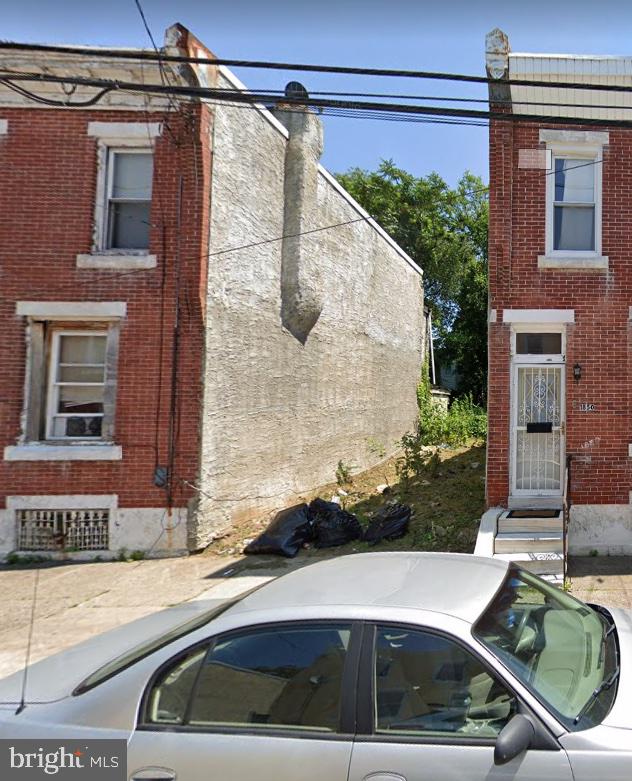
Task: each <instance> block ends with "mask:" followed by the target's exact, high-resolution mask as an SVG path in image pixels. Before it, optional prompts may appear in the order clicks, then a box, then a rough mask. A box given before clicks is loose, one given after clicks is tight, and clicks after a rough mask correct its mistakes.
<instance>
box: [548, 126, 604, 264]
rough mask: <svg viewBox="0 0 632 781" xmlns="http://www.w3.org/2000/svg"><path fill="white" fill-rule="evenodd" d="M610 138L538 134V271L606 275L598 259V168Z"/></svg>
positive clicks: (574, 133)
mask: <svg viewBox="0 0 632 781" xmlns="http://www.w3.org/2000/svg"><path fill="white" fill-rule="evenodd" d="M608 138H609V136H608V133H603V132H600V131H575V130H557V129H551V128H541V129H540V141H541V142H544V143H546V146H547V151H548V152H549V155H550V161H551V162H550V164H549V165H550V167H549V168H548V169H547V170H546V172H545V173H546V176H545V179H546V233H545V235H546V242H545V244H546V246H545V254H544V255H540V256H539V257H538V266H539V268H551V269H576V270H583V269H586V270H599V271H601V270H604V271H605V270H607V268H608V258H607V257H604V256H603V255H602V247H601V222H602V220H601V215H602V168H603V158H604V146H605V145H606V144H608Z"/></svg>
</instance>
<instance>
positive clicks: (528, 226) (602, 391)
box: [487, 121, 632, 506]
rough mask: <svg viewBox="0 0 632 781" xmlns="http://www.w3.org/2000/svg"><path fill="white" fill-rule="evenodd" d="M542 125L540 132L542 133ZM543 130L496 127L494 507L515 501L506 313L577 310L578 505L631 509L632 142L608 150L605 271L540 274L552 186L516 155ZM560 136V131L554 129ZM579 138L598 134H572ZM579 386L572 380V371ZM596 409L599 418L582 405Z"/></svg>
mask: <svg viewBox="0 0 632 781" xmlns="http://www.w3.org/2000/svg"><path fill="white" fill-rule="evenodd" d="M544 126H545V125H542V127H544ZM540 127H541V125H538V124H521V123H520V124H514V123H512V122H502V121H494V122H492V123H491V127H490V226H489V248H490V249H489V272H490V283H489V284H490V306H491V308H492V309H495V310H496V313H497V322H496V323H492V324H490V333H489V346H490V357H489V367H490V375H489V376H490V383H489V445H488V468H487V470H488V471H487V476H488V479H487V503H488V506H495V505H505V506H506V503H507V496H508V492H509V471H508V458H509V444H510V443H509V431H510V382H509V370H510V331H509V328H510V326H508V325H503V323H502V319H503V310H504V309H540V308H542V309H574V310H575V324H574V325H570V326H568V327H567V349H566V430H567V443H566V447H567V452H568V453H570V454H572V455H573V481H572V498H573V501H574V502H575V503H576V504H618V503H626V504H627V503H628V502H629V492H630V490H631V489H632V482H631V471H630V470H631V467H630V459H629V457H628V444H629V443H630V442H632V431H630V424H629V420H630V411H631V410H630V390H629V382H630V376H631V372H630V369H631V367H630V360H631V358H630V355H631V351H630V347H631V345H630V338H631V334H630V321H629V307H630V305H632V264H631V263H630V252H631V250H630V247H632V222H631V221H630V219H629V214H630V204H631V203H632V162H631V161H632V135H631V134H630V132H629V131H627V130H624V129H617V128H599V130H608V131H609V133H610V143H609V146H606V147H604V150H603V166H602V167H603V232H602V236H603V239H602V252H603V255H606V256H608V257H609V270H608V271H607V272H594V271H591V272H578V271H559V270H540V269H538V261H537V258H538V255H543V254H544V252H545V246H544V245H545V185H546V176H544V175H543V173H544V172H543V171H541V170H529V169H519V168H518V151H519V150H520V149H528V148H539V147H540V146H541V147H542V148H544V145H540V144H539V141H538V138H539V128H540ZM555 127H556V128H558V129H562V128H563V126H560V125H556V126H555ZM572 129H573V130H581V129H584V130H591V129H592V130H594V127H592V128H591V127H585V128H582V127H578V126H576V125H575V126H573V127H572ZM575 363H579V364H581V366H582V379H581V381H580V382H577V383H576V382H575V381H574V379H573V365H574V364H575ZM583 402H587V403H594V404H595V405H596V411H595V412H582V411H580V409H579V405H580V404H581V403H583Z"/></svg>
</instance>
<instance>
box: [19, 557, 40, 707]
mask: <svg viewBox="0 0 632 781" xmlns="http://www.w3.org/2000/svg"><path fill="white" fill-rule="evenodd" d="M39 576H40V568H39V567H38V568H37V569H36V570H35V581H34V583H33V601H32V604H31V622H30V624H29V635H28V640H27V643H26V655H25V657H24V672H23V673H22V692H21V695H20V704H19V705H18V707H17V710H16V711H15V715H16V716H18V715H19V714H20V713H22V711H23V710H24V708H25V707H26V681H27V678H28V670H29V663H30V661H31V646H32V644H33V627H34V626H35V607H36V604H37V588H38V586H39Z"/></svg>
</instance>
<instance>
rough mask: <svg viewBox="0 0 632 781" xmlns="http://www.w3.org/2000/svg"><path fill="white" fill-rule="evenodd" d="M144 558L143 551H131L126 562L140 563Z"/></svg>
mask: <svg viewBox="0 0 632 781" xmlns="http://www.w3.org/2000/svg"><path fill="white" fill-rule="evenodd" d="M144 558H145V551H144V550H133V551H132V552H131V553H130V554H129V557H128V561H142V560H143V559H144Z"/></svg>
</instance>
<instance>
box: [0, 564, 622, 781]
mask: <svg viewBox="0 0 632 781" xmlns="http://www.w3.org/2000/svg"><path fill="white" fill-rule="evenodd" d="M26 682H27V686H26V690H25V691H24V689H23V686H24V678H23V676H22V675H15V676H12V677H11V678H7V679H5V680H4V681H0V700H1V701H2V703H3V704H0V736H1V737H5V738H11V739H13V740H18V739H27V738H36V739H41V738H43V737H46V738H50V739H58V740H59V741H60V742H62V741H67V740H68V739H70V738H72V739H74V740H79V739H85V740H86V741H89V740H91V739H96V738H112V739H116V738H118V739H124V740H125V741H126V742H127V776H126V777H128V778H130V779H136V780H137V781H141V780H142V779H153V780H154V781H174V780H175V779H178V780H179V781H210V780H211V779H218V781H219V780H221V781H252V780H253V779H258V781H268V780H269V781H290V780H291V781H297V780H299V779H300V780H302V781H365V780H366V781H402V780H404V781H428V780H429V779H432V781H444V779H468V780H469V781H483V779H488V780H489V779H515V780H516V781H527V779H533V780H534V781H535V779H537V781H542V779H546V780H547V781H557V780H558V779H560V780H564V781H594V779H596V778H599V779H604V781H605V780H606V779H621V780H623V779H625V781H629V779H630V778H631V777H632V616H631V615H630V614H629V613H628V612H626V611H623V610H614V609H612V610H606V609H604V608H602V607H599V606H596V605H592V606H588V605H584V604H582V603H581V602H578V601H577V600H576V599H574V598H573V597H571V596H570V595H568V594H566V593H564V591H561V590H559V589H557V588H555V587H553V586H551V585H549V584H548V583H546V582H544V581H542V580H540V579H539V578H537V577H535V576H533V575H531V574H529V573H527V572H525V571H523V570H521V569H519V568H518V567H516V566H514V565H508V564H507V563H505V562H499V561H497V560H492V559H484V558H477V557H474V556H467V555H459V554H424V553H371V554H360V555H356V556H348V557H344V558H340V559H334V560H330V561H325V562H321V563H318V564H314V565H312V566H308V567H305V568H303V569H300V570H297V571H295V572H293V573H291V574H288V575H286V576H284V577H281V578H279V579H277V580H275V581H272V582H270V583H268V584H266V585H265V586H263V587H261V588H259V589H257V590H255V591H253V592H250V593H248V594H246V595H243V596H242V597H240V598H238V599H237V600H234V601H232V602H225V603H223V604H213V605H210V604H209V603H200V602H198V603H189V604H188V605H185V606H181V607H179V608H177V609H173V610H170V611H165V612H163V613H159V614H156V615H154V616H151V617H149V618H147V619H143V620H141V621H140V622H135V623H134V624H129V625H127V626H125V627H122V628H120V629H118V630H116V631H115V632H113V633H108V634H107V635H102V636H101V637H98V638H96V639H94V640H91V641H89V642H88V643H85V644H83V645H81V646H77V647H76V648H74V649H71V650H69V651H66V652H64V653H62V654H59V655H57V656H55V657H51V658H49V659H46V660H44V661H43V662H39V663H38V664H35V665H33V666H32V667H31V668H30V669H29V671H28V676H27V679H26ZM22 700H23V702H22V703H21V701H22ZM20 703H21V704H20ZM16 711H17V712H16Z"/></svg>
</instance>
